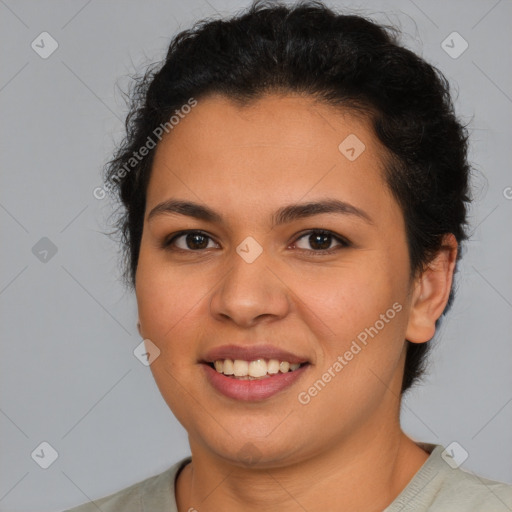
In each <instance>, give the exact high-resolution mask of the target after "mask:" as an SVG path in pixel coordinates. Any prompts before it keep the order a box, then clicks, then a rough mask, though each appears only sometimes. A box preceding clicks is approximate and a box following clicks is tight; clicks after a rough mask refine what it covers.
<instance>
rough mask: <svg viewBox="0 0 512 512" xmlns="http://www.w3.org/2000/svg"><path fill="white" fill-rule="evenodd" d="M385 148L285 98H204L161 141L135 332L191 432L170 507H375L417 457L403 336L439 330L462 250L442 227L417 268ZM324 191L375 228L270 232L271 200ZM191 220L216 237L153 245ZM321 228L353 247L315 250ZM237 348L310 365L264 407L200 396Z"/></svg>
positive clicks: (289, 227)
mask: <svg viewBox="0 0 512 512" xmlns="http://www.w3.org/2000/svg"><path fill="white" fill-rule="evenodd" d="M350 134H355V135H356V136H357V137H358V138H359V139H360V140H361V141H363V143H364V144H365V146H366V148H365V150H364V151H363V152H362V153H361V155H360V156H359V157H358V158H357V159H356V160H354V161H350V160H349V159H347V158H346V157H345V156H344V155H343V154H342V153H341V152H340V150H339V149H338V145H339V144H340V142H342V141H343V140H344V139H345V138H346V137H347V136H348V135H350ZM385 154H386V153H385V150H384V148H383V147H382V146H381V145H380V143H379V142H378V140H377V139H376V137H375V135H374V134H373V132H372V130H371V127H370V125H369V124H368V122H367V121H365V120H364V119H362V118H361V116H358V117H357V116H355V115H353V114H351V113H350V112H348V111H340V110H339V109H334V108H333V107H331V106H327V105H324V104H321V103H318V102H315V101H314V99H313V98H311V97H304V96H303V97H300V96H298V95H292V94H289V95H277V94H274V95H267V96H264V97H262V98H260V99H258V100H256V101H253V102H251V103H250V104H249V105H247V106H244V107H241V106H237V105H236V104H234V103H232V102H231V101H230V100H229V99H227V98H225V97H222V96H219V95H213V96H209V97H207V98H201V99H200V100H199V101H198V105H197V106H196V107H195V108H194V109H192V111H191V112H190V113H189V114H188V115H187V116H186V117H185V118H184V119H183V120H181V121H180V123H179V125H177V126H176V127H175V128H174V129H173V131H172V132H171V133H170V134H169V135H167V136H166V137H165V138H164V139H163V140H162V142H160V144H159V146H158V147H157V150H156V154H155V160H154V165H153V169H152V175H151V178H150V182H149V186H148V190H147V202H146V214H145V221H144V228H143V236H142V241H141V246H140V259H139V263H138V269H137V275H136V296H137V302H138V310H139V320H140V332H141V335H142V336H143V337H144V338H147V339H150V340H151V341H152V342H153V343H154V344H155V345H156V346H157V347H158V348H159V349H160V351H161V353H160V356H159V357H158V358H157V359H156V360H155V361H154V362H153V363H152V364H151V370H152V372H153V375H154V378H155V381H156V383H157V385H158V387H159V389H160V391H161V393H162V396H163V398H164V399H165V401H166V402H167V404H168V405H169V407H170V408H171V410H172V411H173V413H174V414H175V415H176V417H177V418H178V420H179V421H180V422H181V424H182V425H183V426H184V428H185V429H186V430H187V432H188V435H189V442H190V448H191V453H192V456H193V459H192V460H193V461H192V463H191V464H189V465H187V466H186V467H185V468H184V469H183V470H182V472H181V473H180V474H179V476H178V479H177V483H176V494H177V503H178V509H179V511H180V512H184V511H188V510H189V509H190V508H192V507H193V508H195V509H196V510H198V511H199V512H202V511H214V510H223V511H227V512H229V511H231V510H245V511H252V510H279V511H280V512H287V511H288V510H290V511H291V510H294V511H295V510H301V507H303V509H305V510H308V511H310V512H311V511H317V510H318V511H320V510H332V504H333V503H336V504H339V505H340V506H341V507H342V508H343V509H344V510H365V511H381V510H382V509H383V508H385V507H386V506H388V505H389V504H390V503H391V502H392V501H393V500H394V499H395V498H396V497H397V496H398V494H399V493H400V492H401V491H402V490H403V488H404V487H405V486H406V485H407V483H408V482H409V481H410V479H411V478H412V477H413V476H414V474H415V473H416V472H417V471H418V470H419V468H420V467H421V465H422V464H423V463H424V462H425V460H426V459H427V458H428V454H427V453H426V452H425V451H424V450H423V449H421V448H420V447H419V446H417V445H416V444H415V443H414V442H413V441H412V440H411V439H410V438H408V437H407V436H406V435H405V434H404V433H403V432H402V430H401V428H400V423H399V412H400V386H401V382H402V375H403V366H404V361H405V359H404V357H405V341H404V340H405V339H409V340H410V341H412V342H415V343H422V342H426V341H428V340H430V339H431V338H432V336H433V335H434V332H435V321H436V319H437V318H438V317H439V316H440V315H441V313H442V311H443V309H444V306H445V305H446V302H447V300H448V295H449V291H450V287H451V282H452V276H453V271H454V266H455V257H456V252H457V244H456V241H455V239H454V237H453V236H452V235H447V236H446V237H445V243H444V245H443V248H442V250H441V251H440V252H439V254H438V255H437V256H436V258H435V259H434V260H433V261H432V263H431V264H430V265H429V267H428V268H427V269H425V270H424V271H423V272H422V273H419V274H418V275H416V276H415V277H414V278H411V275H410V262H409V255H408V249H407V243H406V236H405V226H404V218H403V215H402V211H401V209H400V207H399V205H398V203H397V202H396V200H395V199H394V198H393V197H392V195H391V193H390V192H389V189H388V187H387V185H386V183H385V181H384V178H383V172H382V169H383V165H384V164H383V162H384V158H385ZM170 198H173V199H181V200H186V201H193V202H196V203H199V204H202V205H205V206H208V207H209V208H211V209H213V210H215V211H216V212H217V213H218V214H219V215H220V216H221V218H222V222H221V223H219V222H207V221H204V220H199V219H195V218H192V217H188V216H185V215H181V214H171V213H167V214H161V215H156V216H154V217H153V218H152V219H151V220H148V215H149V212H151V210H152V209H153V208H154V207H155V206H157V205H158V204H160V203H161V202H163V201H165V200H167V199H170ZM326 198H333V199H338V200H341V201H344V202H347V203H350V204H351V205H353V206H355V207H357V208H359V209H361V210H364V212H366V214H367V215H368V217H369V218H370V219H371V221H366V220H365V219H363V218H360V217H359V216H356V215H349V214H339V213H322V214H317V215H314V216H310V217H307V218H302V219H296V220H293V221H292V222H289V223H286V224H282V225H278V226H273V224H272V216H273V215H274V214H275V212H276V211H277V210H278V209H279V208H281V207H283V206H286V205H289V204H292V203H305V202H313V201H318V200H322V199H326ZM186 229H190V230H201V231H203V232H204V233H206V234H207V235H208V236H209V237H211V238H206V239H205V240H206V243H205V245H204V246H206V248H203V249H200V250H197V249H196V250H194V248H195V247H197V246H194V245H192V248H189V247H190V246H188V245H187V243H186V239H185V237H181V238H180V239H179V240H176V241H175V244H174V246H172V245H171V246H170V247H168V248H167V249H164V248H162V246H161V245H162V243H163V241H164V240H165V239H169V235H172V234H175V233H177V232H179V231H181V230H186ZM315 229H316V230H318V229H324V230H329V231H332V232H333V233H334V234H336V235H339V236H342V237H344V238H346V239H348V240H349V241H350V245H349V246H342V245H340V243H339V242H337V241H336V239H335V238H332V239H329V238H327V242H326V243H327V246H328V247H329V248H330V250H331V251H332V252H331V254H325V251H324V253H323V254H322V251H319V249H318V245H316V246H315V245H312V244H311V242H310V241H309V239H308V237H309V233H307V234H306V236H304V232H305V231H307V230H315ZM248 236H251V237H253V238H254V239H255V240H256V241H257V242H258V243H259V244H260V246H261V247H262V248H263V252H262V254H261V255H260V256H259V257H258V258H257V259H256V260H255V261H254V262H252V263H250V264H249V263H247V262H246V261H244V259H242V258H241V257H240V256H239V255H238V254H237V252H236V247H237V246H238V245H239V244H240V243H241V242H242V241H243V240H244V239H245V238H246V237H248ZM329 241H330V245H329ZM313 244H314V242H313ZM204 246H202V247H204ZM171 248H174V250H171ZM180 248H181V250H180ZM395 303H398V304H400V305H401V306H402V309H401V311H400V312H399V313H397V314H396V316H394V318H393V319H392V320H390V321H389V322H388V323H386V324H385V327H384V328H382V329H381V330H380V331H379V332H378V335H376V336H375V337H374V338H372V339H370V340H369V342H368V344H367V345H366V346H365V347H364V348H363V349H362V350H361V351H360V352H359V353H358V354H357V355H355V356H354V357H353V359H352V360H351V361H350V362H348V364H347V365H346V366H344V368H343V370H342V371H341V372H339V373H337V374H336V377H335V378H333V379H332V380H331V381H330V382H329V383H328V384H327V385H326V386H325V388H324V389H322V391H321V392H319V393H318V394H317V396H315V397H313V398H312V399H311V401H310V402H309V403H308V404H307V405H303V404H302V403H300V402H299V400H298V398H297V397H298V394H299V393H300V392H303V391H307V390H308V388H309V387H310V386H311V385H312V384H313V383H314V382H315V381H317V380H318V379H319V378H321V376H322V374H324V373H325V372H326V371H327V370H328V369H329V367H332V365H333V363H334V362H335V361H336V360H337V357H338V356H339V355H343V354H344V353H345V352H346V351H347V350H348V349H349V347H350V345H351V343H352V341H353V340H354V339H356V337H357V335H358V334H359V333H361V332H362V331H364V330H365V328H368V327H370V326H374V325H375V323H376V321H377V320H379V318H380V315H381V314H384V313H385V312H386V311H387V310H388V309H390V308H392V305H393V304H395ZM231 343H232V344H237V345H251V344H260V343H270V344H272V345H275V346H277V347H279V348H282V349H285V350H288V351H290V352H292V353H295V354H299V355H301V356H303V357H305V358H307V359H308V360H309V361H310V363H311V365H310V366H309V367H308V368H307V370H306V371H305V372H304V374H303V375H302V377H301V378H300V379H299V380H298V381H297V382H295V383H294V384H293V385H292V386H291V387H289V388H288V389H286V390H284V391H282V392H280V393H278V394H277V395H274V396H273V397H271V398H269V399H266V400H262V401H258V402H242V401H237V400H234V399H231V398H227V397H225V396H223V395H221V394H219V393H218V392H217V391H216V390H215V389H214V388H212V387H211V385H210V384H209V383H208V381H207V380H206V378H205V376H204V372H203V368H202V366H201V364H200V363H199V361H200V360H201V358H202V356H203V355H204V353H205V352H206V351H207V350H209V349H211V348H214V347H218V346H220V345H224V344H231ZM248 443H249V445H248ZM247 446H249V447H250V448H249V450H250V451H252V452H253V453H256V454H257V455H256V456H255V457H254V462H253V464H247V463H245V462H244V460H245V459H244V457H243V454H244V453H246V452H247V450H248V448H247Z"/></svg>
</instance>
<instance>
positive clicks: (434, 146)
mask: <svg viewBox="0 0 512 512" xmlns="http://www.w3.org/2000/svg"><path fill="white" fill-rule="evenodd" d="M398 35H399V33H398V30H396V29H395V28H393V27H386V26H382V25H379V24H377V23H375V22H373V21H371V20H369V19H366V18H364V17H361V16H358V15H343V14H339V13H336V12H334V11H333V10H332V9H330V8H328V7H326V6H324V5H323V4H322V3H321V2H317V1H306V2H300V3H298V4H296V5H294V6H286V5H282V4H279V3H276V2H274V1H272V2H268V1H256V2H254V3H253V4H252V5H251V6H250V7H249V8H247V10H246V11H244V12H242V13H240V14H238V15H235V16H233V17H232V18H230V19H216V20H203V21H200V22H198V23H196V24H195V25H194V26H193V27H192V28H191V29H189V30H185V31H182V32H180V33H179V34H178V35H176V36H175V37H174V39H172V41H171V43H170V46H169V49H168V52H167V55H166V57H165V60H164V61H163V62H162V63H157V64H156V65H153V66H151V67H150V68H149V69H148V70H147V71H146V73H145V74H144V76H142V77H140V78H139V79H138V80H137V81H136V82H135V86H134V88H133V89H132V91H131V93H130V97H131V109H130V113H129V114H128V117H127V119H126V137H125V139H124V140H123V142H122V143H121V145H120V146H119V148H118V150H117V152H116V154H115V155H114V158H113V160H111V161H110V162H109V163H108V164H107V167H106V169H105V182H106V184H107V187H108V188H110V189H111V190H113V191H114V192H115V194H116V196H117V197H118V199H119V200H120V208H121V210H122V211H121V214H120V215H119V217H118V218H117V220H116V223H115V225H116V231H115V232H116V233H119V234H120V239H121V247H122V249H123V254H124V261H123V266H124V274H123V276H124V280H125V283H127V284H128V285H129V286H130V287H134V286H135V275H136V271H137V263H138V255H139V249H140V242H141V237H142V229H143V220H144V212H145V201H146V191H147V185H148V181H149V177H150V173H151V167H152V161H153V155H154V151H153V149H151V150H146V151H144V153H145V154H144V156H141V155H140V154H139V153H142V152H140V148H142V147H146V148H148V147H154V146H156V142H155V141H154V139H153V137H154V136H155V135H156V134H158V133H160V132H161V129H160V132H158V127H162V126H167V127H169V119H170V117H171V116H172V115H173V113H175V114H179V112H180V111H181V109H183V106H184V105H187V104H191V98H192V99H193V101H197V100H198V99H199V98H201V97H203V98H204V97H205V96H206V95H208V94H212V93H220V94H222V95H224V96H225V97H227V98H229V99H230V100H232V101H234V102H238V103H241V104H246V103H248V102H250V101H251V100H255V99H258V98H260V97H262V96H263V95H264V94H266V93H272V92H284V93H286V92H289V93H290V92H291V93H299V94H305V95H309V96H312V97H315V98H316V99H318V100H320V101H323V102H324V103H326V104H328V105H332V106H336V107H341V108H345V109H348V110H352V111H357V112H359V113H362V114H363V115H364V116H366V117H367V118H368V119H369V121H370V122H371V126H372V128H373V130H374V132H375V135H376V137H377V138H378V139H379V140H380V141H381V143H382V144H383V145H384V146H385V147H386V148H387V150H388V156H387V158H385V162H384V165H385V180H386V182H387V184H388V186H389V188H390V190H391V192H392V194H393V196H394V197H395V199H396V201H397V202H398V204H399V205H400V207H401V210H402V212H403V215H404V220H405V225H406V236H407V244H408V249H409V258H410V271H411V276H413V275H416V274H417V273H418V272H421V270H423V269H424V268H425V267H426V266H427V265H428V263H429V262H430V261H431V260H432V258H433V256H434V255H435V254H436V253H437V252H438V251H439V250H440V248H441V244H442V238H443V235H445V234H447V233H452V234H453V235H454V236H455V238H456V240H457V242H458V243H459V244H460V243H461V242H462V241H464V240H465V239H467V233H466V231H465V229H466V225H467V203H468V202H469V201H470V198H469V183H468V181H469V172H470V167H469V164H468V161H467V140H468V135H467V131H466V129H465V127H464V126H462V125H461V124H460V123H459V121H458V120H457V118H456V116H455V113H454V108H453V103H452V100H451V97H450V89H449V84H448V82H447V80H446V78H445V77H444V76H443V75H442V73H441V72H440V71H439V70H437V69H436V68H434V67H433V66H432V65H430V64H428V63H427V62H426V61H425V60H423V59H422V58H421V57H419V56H417V55H416V54H414V53H413V52H411V51H410V50H408V49H406V48H404V47H402V46H401V45H400V44H399V42H398ZM194 98H195V99H194ZM171 128H172V126H171ZM166 131H168V130H166ZM150 140H151V141H152V142H153V144H152V146H149V144H148V141H150ZM134 155H136V156H137V158H136V159H135V158H134ZM459 258H460V251H458V256H457V259H459ZM452 302H453V287H452V290H451V292H450V298H449V300H448V304H447V306H446V308H445V311H444V312H443V315H444V314H445V313H446V311H447V310H448V309H449V307H450V306H451V304H452ZM443 315H442V316H443ZM438 322H439V320H438ZM406 343H407V355H406V362H405V370H404V377H403V383H402V393H403V392H405V391H406V390H407V389H409V388H410V387H411V385H412V384H413V382H415V381H416V380H417V379H418V378H419V377H421V375H422V374H423V373H424V370H425V361H426V355H427V351H428V347H429V345H430V343H419V344H416V343H414V344H413V343H410V342H409V341H406Z"/></svg>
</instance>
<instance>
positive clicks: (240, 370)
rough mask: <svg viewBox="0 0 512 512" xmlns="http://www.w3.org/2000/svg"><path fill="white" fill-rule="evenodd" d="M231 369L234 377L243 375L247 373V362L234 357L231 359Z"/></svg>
mask: <svg viewBox="0 0 512 512" xmlns="http://www.w3.org/2000/svg"><path fill="white" fill-rule="evenodd" d="M233 370H234V373H235V377H245V376H246V375H249V363H248V362H247V361H242V360H240V359H235V360H234V361H233Z"/></svg>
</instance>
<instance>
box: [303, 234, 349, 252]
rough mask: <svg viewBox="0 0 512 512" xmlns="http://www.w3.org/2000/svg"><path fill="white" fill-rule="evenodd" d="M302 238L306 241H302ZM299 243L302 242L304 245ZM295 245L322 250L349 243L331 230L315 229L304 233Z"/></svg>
mask: <svg viewBox="0 0 512 512" xmlns="http://www.w3.org/2000/svg"><path fill="white" fill-rule="evenodd" d="M302 240H304V241H305V242H302ZM333 243H334V245H333ZM299 244H302V246H300V245H299ZM294 245H295V246H297V247H298V248H299V249H303V250H306V251H313V252H322V251H329V250H330V249H339V248H341V247H348V245H349V243H348V242H347V241H345V240H344V239H343V238H341V237H339V236H337V235H335V234H334V233H331V232H330V231H324V230H314V231H309V232H307V233H304V234H303V235H302V236H301V237H300V238H299V239H298V240H297V242H295V244H294Z"/></svg>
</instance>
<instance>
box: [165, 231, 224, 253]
mask: <svg viewBox="0 0 512 512" xmlns="http://www.w3.org/2000/svg"><path fill="white" fill-rule="evenodd" d="M212 243H213V245H211V244H212ZM216 246H217V244H215V242H213V240H212V239H211V237H209V236H208V235H206V234H205V233H203V232H201V231H185V232H181V233H179V234H177V235H176V236H174V237H172V238H171V239H170V240H169V241H168V242H166V243H165V244H164V247H165V248H166V249H170V250H172V249H174V248H177V249H180V250H183V251H200V250H202V249H209V248H212V247H216Z"/></svg>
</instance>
